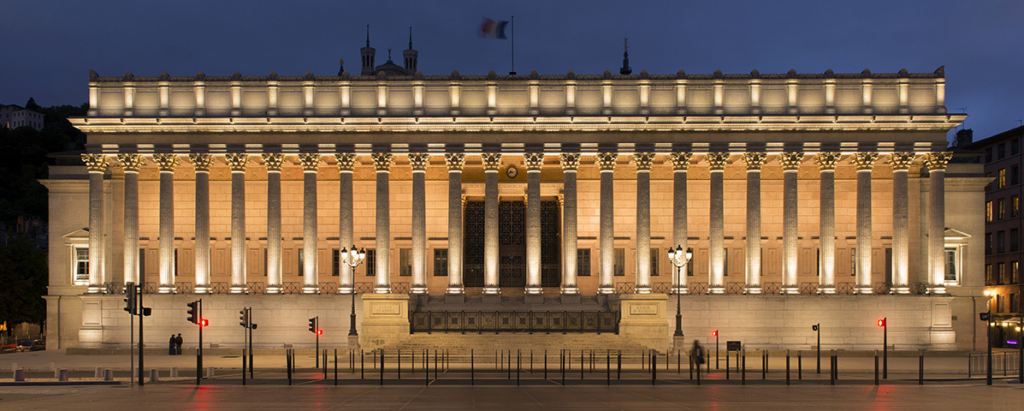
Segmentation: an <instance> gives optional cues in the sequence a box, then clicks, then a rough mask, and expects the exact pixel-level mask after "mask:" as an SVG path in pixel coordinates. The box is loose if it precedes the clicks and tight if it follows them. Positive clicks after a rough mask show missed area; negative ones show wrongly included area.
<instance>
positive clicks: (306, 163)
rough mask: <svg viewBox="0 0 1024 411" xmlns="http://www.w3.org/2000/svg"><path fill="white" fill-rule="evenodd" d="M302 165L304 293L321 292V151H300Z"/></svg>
mask: <svg viewBox="0 0 1024 411" xmlns="http://www.w3.org/2000/svg"><path fill="white" fill-rule="evenodd" d="M299 163H300V164H301V165H302V293H303V294H316V293H319V292H320V282H319V278H318V274H319V273H318V271H317V251H318V249H317V235H318V234H317V213H316V212H317V208H316V173H317V169H319V168H320V154H319V153H299Z"/></svg>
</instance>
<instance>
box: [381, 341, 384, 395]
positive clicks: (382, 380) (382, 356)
mask: <svg viewBox="0 0 1024 411" xmlns="http://www.w3.org/2000/svg"><path fill="white" fill-rule="evenodd" d="M380 385H381V386H383V385H384V349H383V348H381V349H380Z"/></svg>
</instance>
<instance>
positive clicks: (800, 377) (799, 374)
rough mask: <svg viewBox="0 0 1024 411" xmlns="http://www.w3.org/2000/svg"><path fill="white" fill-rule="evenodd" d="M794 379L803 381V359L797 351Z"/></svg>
mask: <svg viewBox="0 0 1024 411" xmlns="http://www.w3.org/2000/svg"><path fill="white" fill-rule="evenodd" d="M796 379H797V380H801V381H802V380H803V379H804V357H803V355H801V353H800V351H799V350H797V352H796Z"/></svg>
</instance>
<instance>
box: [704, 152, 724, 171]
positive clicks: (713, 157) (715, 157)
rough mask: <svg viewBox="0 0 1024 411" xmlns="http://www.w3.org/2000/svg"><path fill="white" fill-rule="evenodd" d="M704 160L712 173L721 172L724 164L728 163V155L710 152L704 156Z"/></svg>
mask: <svg viewBox="0 0 1024 411" xmlns="http://www.w3.org/2000/svg"><path fill="white" fill-rule="evenodd" d="M704 159H705V160H707V162H708V165H710V166H711V170H712V171H715V170H719V171H721V170H724V169H725V163H726V162H727V161H729V153H726V152H721V151H712V152H709V153H708V154H707V155H706V156H704Z"/></svg>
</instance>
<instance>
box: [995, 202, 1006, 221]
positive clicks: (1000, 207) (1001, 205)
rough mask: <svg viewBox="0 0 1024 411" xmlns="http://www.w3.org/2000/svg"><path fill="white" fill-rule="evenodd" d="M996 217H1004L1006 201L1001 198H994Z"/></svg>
mask: <svg viewBox="0 0 1024 411" xmlns="http://www.w3.org/2000/svg"><path fill="white" fill-rule="evenodd" d="M996 218H997V219H999V220H1004V219H1006V201H1005V200H1003V199H1002V198H1000V199H999V200H996Z"/></svg>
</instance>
